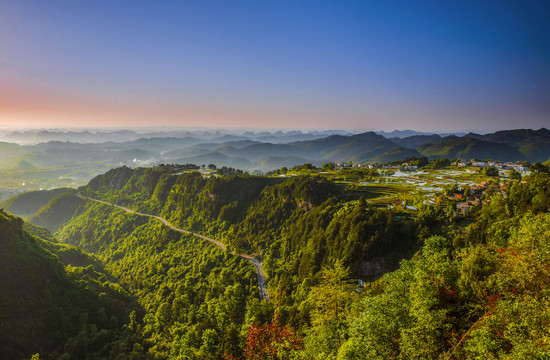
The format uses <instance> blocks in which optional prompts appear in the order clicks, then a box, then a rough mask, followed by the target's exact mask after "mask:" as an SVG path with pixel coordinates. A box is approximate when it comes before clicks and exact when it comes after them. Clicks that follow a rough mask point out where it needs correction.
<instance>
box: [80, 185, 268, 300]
mask: <svg viewBox="0 0 550 360" xmlns="http://www.w3.org/2000/svg"><path fill="white" fill-rule="evenodd" d="M76 196H78V197H79V198H81V199H85V200H90V201H95V202H98V203H101V204H104V205H109V206H114V207H116V208H119V209H121V210H124V211H126V212H127V213H130V214H136V215H141V216H147V217H151V218H155V219H157V220H159V221H160V222H162V223H163V224H164V225H166V226H168V227H169V228H170V229H172V230H175V231H178V232H181V233H184V234H189V235H193V236H195V237H198V238H201V239H203V240H207V241H210V242H211V243H213V244H215V245H217V246H219V247H220V248H221V249H222V250H223V251H226V250H227V249H226V248H225V245H224V244H222V243H221V242H219V241H218V240H215V239H212V238H209V237H207V236H204V235H201V234H197V233H194V232H191V231H188V230H183V229H180V228H177V227H175V226H174V225H172V224H170V223H169V222H168V221H167V220H166V219H165V218H163V217H160V216H157V215H151V214H144V213H140V212H137V211H134V210H132V209H128V208H126V207H124V206H120V205H115V204H111V203H109V202H106V201H103V200H98V199H94V198H91V197H87V196H82V195H80V194H79V193H76ZM231 254H233V255H237V256H240V257H242V258H243V259H246V260H248V261H250V262H251V263H252V265H254V268H255V269H256V276H257V277H258V287H259V288H260V300H265V299H269V295H268V294H267V287H266V285H265V275H264V269H263V268H262V263H260V262H259V261H258V259H256V258H254V257H252V256H250V255H247V254H235V253H234V252H231Z"/></svg>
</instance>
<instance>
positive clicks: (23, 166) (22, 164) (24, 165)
mask: <svg viewBox="0 0 550 360" xmlns="http://www.w3.org/2000/svg"><path fill="white" fill-rule="evenodd" d="M35 169H36V166H34V165H33V164H31V163H30V162H28V161H25V160H21V161H19V163H17V166H15V168H14V170H23V171H27V170H35Z"/></svg>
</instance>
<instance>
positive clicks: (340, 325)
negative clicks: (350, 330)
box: [306, 261, 354, 358]
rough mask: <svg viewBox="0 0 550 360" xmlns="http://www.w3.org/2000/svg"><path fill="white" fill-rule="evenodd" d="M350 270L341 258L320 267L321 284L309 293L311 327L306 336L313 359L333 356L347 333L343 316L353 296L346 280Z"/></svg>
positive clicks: (344, 316)
mask: <svg viewBox="0 0 550 360" xmlns="http://www.w3.org/2000/svg"><path fill="white" fill-rule="evenodd" d="M349 274H350V269H349V268H345V267H344V265H343V264H342V262H341V261H337V262H336V263H335V264H334V265H333V266H329V267H325V268H324V269H323V270H322V280H321V284H319V285H317V286H315V287H313V288H312V289H311V292H310V294H309V296H308V299H307V301H308V303H309V304H310V306H311V307H312V310H311V325H312V327H311V330H310V332H309V335H308V337H307V339H306V344H307V348H308V352H309V353H310V354H312V355H314V357H316V358H320V357H325V358H328V357H331V356H332V357H334V356H335V355H336V351H337V350H338V348H339V347H340V346H341V345H342V343H343V342H344V341H345V339H346V336H347V324H346V315H347V313H348V305H349V304H350V302H351V300H352V297H353V294H354V292H353V289H352V287H351V285H350V284H349V283H348V282H347V279H348V277H349Z"/></svg>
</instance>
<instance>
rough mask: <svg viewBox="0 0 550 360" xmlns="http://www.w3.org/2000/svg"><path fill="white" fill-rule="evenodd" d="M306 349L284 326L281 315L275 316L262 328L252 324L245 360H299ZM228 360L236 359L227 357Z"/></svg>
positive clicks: (249, 330) (291, 330)
mask: <svg viewBox="0 0 550 360" xmlns="http://www.w3.org/2000/svg"><path fill="white" fill-rule="evenodd" d="M303 349H304V342H303V341H302V339H300V338H299V337H298V336H296V334H294V330H293V329H292V328H291V327H290V326H288V325H287V326H282V325H281V320H280V316H279V313H277V314H275V316H274V317H273V320H272V321H271V323H265V324H263V325H262V326H255V325H254V324H250V326H249V327H248V335H247V338H246V342H245V349H244V359H245V360H277V359H281V360H287V359H297V358H299V357H300V353H301V351H302V350H303ZM225 358H226V359H227V360H232V359H233V360H235V359H237V358H236V357H234V356H232V355H226V356H225Z"/></svg>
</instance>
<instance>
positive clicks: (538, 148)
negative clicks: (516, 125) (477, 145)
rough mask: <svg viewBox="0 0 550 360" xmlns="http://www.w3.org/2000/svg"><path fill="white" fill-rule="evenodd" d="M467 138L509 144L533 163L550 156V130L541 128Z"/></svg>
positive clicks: (473, 135)
mask: <svg viewBox="0 0 550 360" xmlns="http://www.w3.org/2000/svg"><path fill="white" fill-rule="evenodd" d="M465 137H470V138H473V139H478V140H484V141H491V142H496V143H504V144H508V145H510V146H512V147H514V148H515V149H517V150H519V151H520V152H521V153H522V154H523V155H525V157H526V158H527V159H528V160H529V161H531V162H538V161H544V160H545V159H546V158H548V156H549V155H550V130H548V129H545V128H541V129H538V130H532V129H515V130H503V131H497V132H495V133H492V134H485V135H479V134H473V133H469V134H466V135H465Z"/></svg>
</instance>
